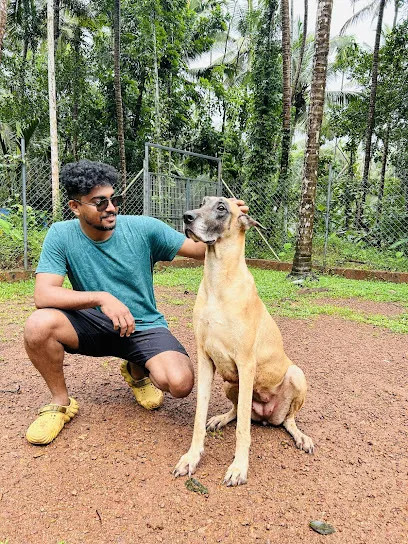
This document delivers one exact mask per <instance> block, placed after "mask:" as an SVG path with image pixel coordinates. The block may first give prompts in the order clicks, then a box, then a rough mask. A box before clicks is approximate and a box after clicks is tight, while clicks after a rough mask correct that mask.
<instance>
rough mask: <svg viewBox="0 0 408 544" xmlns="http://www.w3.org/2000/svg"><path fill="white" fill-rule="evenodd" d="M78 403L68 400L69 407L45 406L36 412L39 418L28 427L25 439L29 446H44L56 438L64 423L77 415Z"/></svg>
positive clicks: (71, 399)
mask: <svg viewBox="0 0 408 544" xmlns="http://www.w3.org/2000/svg"><path fill="white" fill-rule="evenodd" d="M78 409H79V407H78V403H77V401H76V400H75V399H73V398H71V397H70V398H69V406H60V405H59V404H46V405H45V406H43V407H42V408H41V409H40V411H39V412H38V414H39V416H38V417H37V419H36V420H35V421H34V422H33V423H31V425H30V426H29V427H28V430H27V433H26V438H27V440H28V441H29V442H31V444H36V445H41V446H45V445H46V444H49V443H50V442H52V441H53V440H54V438H56V437H57V436H58V435H59V433H60V432H61V431H62V429H63V427H64V425H65V423H68V421H71V419H72V418H73V417H74V416H75V415H76V414H77V413H78Z"/></svg>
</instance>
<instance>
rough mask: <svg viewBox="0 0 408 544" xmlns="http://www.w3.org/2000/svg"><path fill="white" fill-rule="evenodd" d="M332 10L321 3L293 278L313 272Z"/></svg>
mask: <svg viewBox="0 0 408 544" xmlns="http://www.w3.org/2000/svg"><path fill="white" fill-rule="evenodd" d="M332 10H333V0H319V3H318V7H317V18H316V32H315V52H314V59H313V72H312V84H311V90H310V105H309V116H308V130H307V143H306V151H305V162H304V166H303V179H302V194H301V201H300V210H299V225H298V237H297V241H296V250H295V256H294V259H293V265H292V272H291V275H292V276H305V275H307V274H309V273H310V272H311V269H312V239H313V220H314V209H315V195H316V184H317V165H318V159H319V145H320V142H319V139H320V129H321V125H322V119H323V105H324V97H325V89H326V76H327V60H328V55H329V43H330V23H331V15H332Z"/></svg>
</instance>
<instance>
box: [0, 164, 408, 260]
mask: <svg viewBox="0 0 408 544" xmlns="http://www.w3.org/2000/svg"><path fill="white" fill-rule="evenodd" d="M150 175H151V178H150V185H149V187H150V191H151V192H150V195H146V194H145V193H146V184H144V180H143V176H142V175H141V172H139V173H137V172H134V173H133V172H131V173H128V175H127V186H128V187H129V190H127V192H126V196H125V200H124V205H123V208H122V209H121V213H124V214H134V215H141V214H143V213H146V198H148V200H149V201H150V208H149V211H148V213H149V214H150V215H152V216H155V217H158V218H159V219H162V220H164V221H166V222H168V223H169V224H171V225H172V226H173V227H174V228H176V229H178V230H182V215H183V213H184V211H185V210H186V209H191V208H193V207H197V206H198V205H199V203H200V201H201V200H202V198H203V197H204V196H206V195H214V194H216V193H217V185H216V181H214V180H213V181H211V180H208V179H201V180H200V179H199V180H193V179H191V178H186V177H184V176H182V175H179V174H177V175H174V176H170V175H168V174H160V175H158V174H154V173H151V174H150ZM296 178H297V181H293V182H292V183H291V184H290V186H289V187H288V191H287V195H288V197H287V201H286V202H284V201H283V200H282V197H281V196H280V195H279V194H278V191H277V190H276V187H273V186H271V187H262V191H261V192H258V193H257V196H256V198H254V197H253V194H251V191H250V189H249V188H248V187H246V186H245V185H244V184H240V183H238V182H231V183H230V184H228V185H226V184H225V182H224V184H223V187H222V193H223V195H224V196H226V197H229V196H231V194H234V195H236V196H237V197H240V198H244V199H245V200H246V201H247V202H248V203H249V204H250V214H251V216H252V217H254V218H255V219H257V220H259V221H260V222H261V223H262V224H263V226H264V227H265V231H262V235H263V237H261V236H260V235H259V233H258V232H257V231H256V230H254V229H251V230H250V231H249V232H248V234H247V251H246V254H247V257H249V258H257V259H267V260H277V259H279V260H281V261H285V262H291V261H292V259H293V255H294V249H295V240H296V230H297V219H298V210H299V198H300V181H299V179H300V176H292V179H294V180H296ZM355 186H356V183H355V180H353V179H351V178H350V177H348V176H347V175H345V174H341V175H339V174H333V173H331V172H329V175H326V176H321V178H320V179H319V184H318V188H317V195H316V213H315V223H314V240H313V263H314V264H315V265H324V266H326V267H334V266H340V267H345V268H347V267H353V268H374V269H379V270H396V271H407V270H408V258H407V256H408V178H405V179H404V178H403V177H396V176H395V177H393V176H391V177H387V178H386V179H385V183H384V185H383V186H382V185H381V184H380V183H373V184H372V185H371V186H370V188H369V191H368V192H367V195H366V198H365V203H364V210H363V211H364V213H363V215H362V217H363V222H362V224H361V225H360V226H359V228H357V226H356V213H357V202H358V198H359V194H358V191H357V190H355V189H353V188H354V187H355ZM71 218H73V215H72V213H71V212H70V210H69V208H68V207H67V204H66V197H65V195H64V194H61V206H60V214H59V217H58V219H59V220H61V219H62V220H66V219H71ZM53 220H54V219H53V216H52V190H51V169H50V165H49V163H46V162H44V161H41V160H39V159H29V160H27V163H26V223H27V236H26V239H25V237H24V228H23V225H24V207H23V199H22V166H21V164H17V165H14V166H5V165H2V167H1V168H0V269H3V270H7V269H9V270H10V269H22V268H24V267H27V268H28V269H33V268H34V267H35V265H36V263H37V261H38V258H39V255H40V251H41V246H42V242H43V239H44V237H45V235H46V232H47V229H48V227H49V226H50V225H51V223H52V222H53ZM25 245H26V247H27V252H26V255H27V259H26V262H25V259H24V256H25V251H24V248H25Z"/></svg>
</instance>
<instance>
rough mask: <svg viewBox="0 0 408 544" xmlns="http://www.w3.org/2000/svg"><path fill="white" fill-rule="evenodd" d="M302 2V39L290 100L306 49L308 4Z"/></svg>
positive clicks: (297, 80) (306, 1)
mask: <svg viewBox="0 0 408 544" xmlns="http://www.w3.org/2000/svg"><path fill="white" fill-rule="evenodd" d="M304 2H305V4H304V14H303V25H302V41H301V45H300V50H299V60H298V65H297V68H296V73H295V77H294V78H293V84H292V101H293V98H294V96H295V93H296V91H297V87H298V83H299V77H300V72H301V70H302V64H303V57H304V54H305V49H306V36H307V19H308V11H309V6H308V0H304ZM292 34H293V33H292Z"/></svg>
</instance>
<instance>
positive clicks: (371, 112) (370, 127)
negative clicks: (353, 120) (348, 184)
mask: <svg viewBox="0 0 408 544" xmlns="http://www.w3.org/2000/svg"><path fill="white" fill-rule="evenodd" d="M385 4H386V0H381V2H380V5H379V9H378V19H377V29H376V34H375V44H374V51H373V64H372V70H371V92H370V104H369V108H368V118H367V130H366V142H365V152H364V153H365V154H364V170H363V177H362V180H361V198H360V199H359V200H358V202H357V212H356V228H361V227H362V223H363V213H364V206H365V201H366V197H367V193H368V175H369V173H370V161H371V143H372V138H373V131H374V121H375V102H376V97H377V81H378V56H379V51H380V39H381V29H382V23H383V17H384V8H385Z"/></svg>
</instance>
